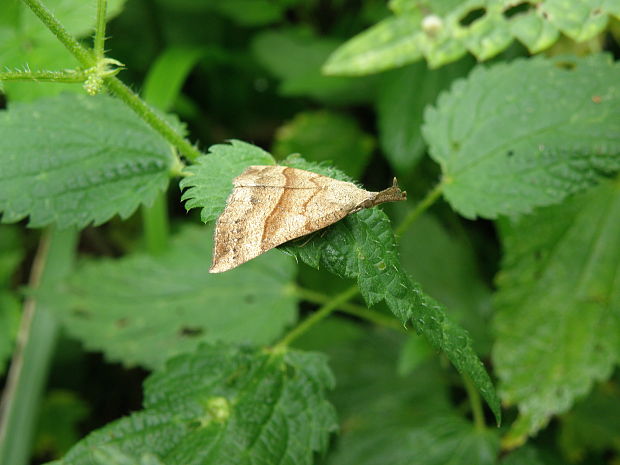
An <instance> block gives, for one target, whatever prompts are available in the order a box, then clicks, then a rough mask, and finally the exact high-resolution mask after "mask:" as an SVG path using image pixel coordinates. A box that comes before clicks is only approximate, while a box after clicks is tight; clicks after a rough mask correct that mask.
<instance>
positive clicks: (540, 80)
mask: <svg viewBox="0 0 620 465" xmlns="http://www.w3.org/2000/svg"><path fill="white" fill-rule="evenodd" d="M618 82H620V65H618V64H616V63H613V62H612V61H611V60H610V57H609V56H606V55H594V56H591V57H588V58H584V59H578V58H555V59H542V58H537V59H530V60H527V61H526V60H516V61H514V62H512V63H510V64H499V65H495V66H493V67H491V68H489V69H484V68H476V69H475V70H474V72H473V73H472V74H471V75H470V76H469V77H468V78H467V79H466V80H465V81H459V82H458V83H457V84H455V85H454V86H453V87H452V89H451V91H450V92H449V93H448V94H444V95H442V96H441V97H440V99H439V102H438V104H437V107H436V108H432V109H429V110H428V111H427V113H426V123H425V126H424V128H423V133H424V136H425V138H426V140H427V142H428V143H429V146H430V154H431V156H432V157H433V158H434V159H435V160H436V161H437V162H438V163H439V164H440V165H441V169H442V171H443V185H444V190H443V192H444V195H445V197H446V199H447V200H448V201H449V202H450V204H451V205H452V207H453V208H454V209H456V210H457V211H458V212H459V213H461V214H463V215H464V216H466V217H468V218H473V217H475V216H476V215H479V216H483V217H487V218H495V217H496V216H497V215H499V214H515V213H526V212H529V211H531V210H532V209H533V208H534V207H538V206H545V205H551V204H554V203H559V202H561V201H562V199H564V198H565V197H566V196H567V195H569V194H571V193H574V192H577V191H580V190H583V189H585V188H586V187H589V186H591V185H592V184H594V183H596V182H597V181H598V180H599V179H600V178H601V177H602V176H607V175H609V174H611V173H613V172H615V171H617V170H619V169H620V132H619V131H618V128H619V127H620V92H618V89H619V88H618ZM550 102H553V104H552V105H551V104H550Z"/></svg>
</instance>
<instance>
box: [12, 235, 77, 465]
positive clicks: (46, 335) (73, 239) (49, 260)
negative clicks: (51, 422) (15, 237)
mask: <svg viewBox="0 0 620 465" xmlns="http://www.w3.org/2000/svg"><path fill="white" fill-rule="evenodd" d="M77 238H78V232H77V231H75V230H72V229H65V230H55V229H53V230H50V231H47V232H45V233H44V234H43V236H42V238H41V241H40V244H39V249H38V251H37V254H36V256H35V259H34V263H33V265H32V271H31V276H30V282H29V286H30V288H32V289H36V288H42V287H49V286H53V285H54V284H55V283H57V282H58V281H59V280H60V279H62V278H64V277H65V276H66V275H67V274H68V273H69V271H70V270H71V269H72V267H73V262H74V258H75V251H76V244H77ZM23 308H24V311H23V313H22V318H21V323H20V328H19V332H18V337H17V344H16V347H15V351H14V353H13V359H12V361H11V367H10V369H9V374H8V378H7V383H6V386H5V388H4V392H3V395H2V403H1V404H0V463H2V464H7V465H8V464H10V465H26V464H27V463H29V459H30V454H31V453H32V441H33V437H34V432H35V427H36V424H37V415H38V410H39V405H40V400H41V397H42V395H43V391H44V388H45V384H46V381H47V373H48V371H49V365H50V362H51V359H52V356H53V354H54V346H55V344H56V337H57V334H58V322H57V321H56V318H55V317H54V315H53V314H52V313H51V312H50V309H49V308H48V307H47V305H46V302H44V301H42V300H41V299H38V300H37V299H35V298H34V297H28V298H27V299H26V300H25V302H24V307H23Z"/></svg>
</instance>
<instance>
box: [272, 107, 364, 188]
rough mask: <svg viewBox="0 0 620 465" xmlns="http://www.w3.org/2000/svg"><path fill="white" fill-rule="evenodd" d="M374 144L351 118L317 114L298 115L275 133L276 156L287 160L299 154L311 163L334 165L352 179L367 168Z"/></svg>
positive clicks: (325, 112) (337, 114)
mask: <svg viewBox="0 0 620 465" xmlns="http://www.w3.org/2000/svg"><path fill="white" fill-rule="evenodd" d="M374 146H375V141H374V139H373V138H372V136H370V135H368V134H366V133H364V132H363V131H362V130H361V129H360V127H359V125H358V124H357V122H356V121H355V119H353V118H352V117H350V116H347V115H344V114H340V113H334V112H328V111H314V112H304V113H298V114H297V115H296V116H295V118H294V119H293V120H292V121H291V122H289V123H287V124H285V125H284V126H281V127H280V128H279V129H278V131H277V133H276V140H275V143H274V146H273V153H274V155H275V156H276V157H279V158H284V157H286V156H287V155H290V154H292V153H300V154H301V155H302V156H303V157H304V158H306V159H308V160H312V161H317V162H322V161H331V162H333V163H334V164H335V165H336V166H337V167H338V168H340V169H342V170H343V171H344V172H345V173H347V174H348V175H350V176H353V177H358V176H360V175H361V174H362V172H363V171H364V168H366V165H367V164H368V161H369V158H370V155H371V153H372V150H373V149H374Z"/></svg>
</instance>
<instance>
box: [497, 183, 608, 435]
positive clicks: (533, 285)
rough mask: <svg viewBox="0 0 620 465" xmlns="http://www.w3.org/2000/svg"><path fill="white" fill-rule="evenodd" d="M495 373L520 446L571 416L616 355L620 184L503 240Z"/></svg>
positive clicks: (540, 215) (522, 224) (550, 211)
mask: <svg viewBox="0 0 620 465" xmlns="http://www.w3.org/2000/svg"><path fill="white" fill-rule="evenodd" d="M502 237H503V242H504V248H505V250H506V252H505V258H504V262H503V264H502V271H501V272H500V273H499V275H498V277H497V284H498V286H499V293H498V295H497V300H496V307H497V314H496V321H495V330H496V333H497V343H496V345H495V348H494V352H493V355H494V361H495V363H494V366H495V367H496V371H497V374H498V376H499V378H500V380H501V389H500V391H501V395H502V399H503V401H504V402H505V403H506V404H507V405H517V406H518V407H519V413H520V419H519V420H518V421H517V422H516V423H515V424H514V425H513V429H512V431H511V433H510V435H509V438H510V441H511V442H513V443H514V444H519V443H521V442H522V441H523V440H525V436H526V435H527V434H531V433H535V432H536V431H538V430H539V429H540V428H541V427H543V426H544V425H545V424H546V423H547V422H548V420H549V418H550V417H551V416H552V415H555V414H558V413H562V412H565V411H567V410H568V409H570V407H571V406H572V404H573V402H574V401H575V399H577V398H579V397H581V396H583V395H585V394H586V393H587V392H588V391H589V390H590V389H591V387H592V384H593V383H594V382H595V381H597V380H604V379H606V378H608V377H609V376H610V374H611V372H612V369H613V367H614V365H615V364H616V363H617V362H618V359H619V354H620V281H619V279H620V247H618V237H620V183H619V182H618V180H616V181H615V182H607V183H604V184H601V185H600V186H599V187H596V188H594V189H592V190H590V191H588V192H587V193H585V194H583V195H581V196H578V197H574V198H572V199H571V200H569V201H567V202H566V203H564V204H562V205H558V206H554V207H548V208H545V209H541V210H539V211H538V212H537V213H536V214H534V215H531V216H528V217H525V218H523V219H521V220H520V221H517V222H515V223H514V224H509V225H507V226H506V227H505V228H504V230H503V233H502Z"/></svg>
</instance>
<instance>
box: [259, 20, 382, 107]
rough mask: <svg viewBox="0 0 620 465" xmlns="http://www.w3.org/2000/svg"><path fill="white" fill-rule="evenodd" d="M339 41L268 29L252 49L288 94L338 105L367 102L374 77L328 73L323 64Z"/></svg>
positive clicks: (303, 31) (370, 94)
mask: <svg viewBox="0 0 620 465" xmlns="http://www.w3.org/2000/svg"><path fill="white" fill-rule="evenodd" d="M338 44H339V42H338V41H336V40H334V39H330V38H324V37H315V36H314V35H312V34H310V33H308V31H305V30H300V29H284V30H280V31H264V32H261V33H259V34H257V35H256V36H255V38H254V40H253V42H252V51H253V53H254V55H255V57H256V59H257V60H258V62H259V63H260V64H261V65H263V66H264V67H265V68H266V69H267V70H268V71H269V72H271V74H273V75H274V76H275V77H277V78H278V79H280V80H281V81H282V82H281V84H280V87H279V92H280V94H281V95H283V96H285V97H299V96H309V97H312V98H315V99H317V100H321V101H325V102H328V103H335V104H346V103H349V104H350V103H358V102H365V101H368V100H369V99H370V98H372V95H373V93H374V87H373V85H374V82H375V80H374V79H351V78H342V77H333V76H324V75H323V74H322V73H321V66H322V65H323V63H324V62H325V60H326V59H327V57H328V56H329V54H330V53H331V52H332V51H334V49H335V48H336V47H337V46H338Z"/></svg>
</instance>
